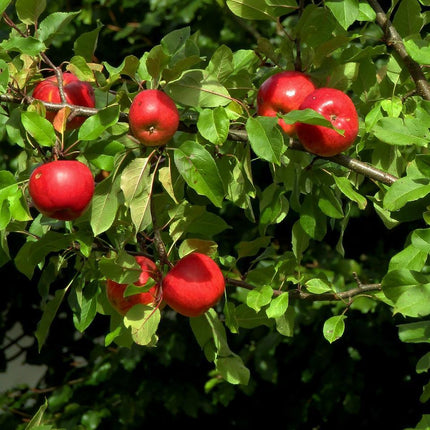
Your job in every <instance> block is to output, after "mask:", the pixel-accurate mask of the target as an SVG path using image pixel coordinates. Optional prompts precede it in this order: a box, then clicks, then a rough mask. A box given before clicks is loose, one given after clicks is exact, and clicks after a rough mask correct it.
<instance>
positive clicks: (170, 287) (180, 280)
mask: <svg viewBox="0 0 430 430" xmlns="http://www.w3.org/2000/svg"><path fill="white" fill-rule="evenodd" d="M224 290H225V280H224V276H223V274H222V272H221V269H220V268H219V267H218V265H217V264H216V263H215V261H214V260H212V258H210V257H208V256H207V255H205V254H201V253H198V252H194V253H191V254H188V255H186V256H185V257H183V258H182V259H180V260H179V261H178V262H177V263H176V264H175V266H174V267H173V268H172V269H171V270H170V271H169V272H168V273H167V275H166V276H165V277H164V279H163V282H162V294H163V300H164V302H165V303H166V304H167V305H169V306H170V307H171V308H172V309H174V310H175V311H176V312H178V313H179V314H181V315H184V316H187V317H197V316H199V315H202V314H204V313H205V312H206V311H207V310H208V309H209V308H211V307H212V306H214V305H215V304H216V303H218V301H219V300H220V299H221V297H222V295H223V294H224Z"/></svg>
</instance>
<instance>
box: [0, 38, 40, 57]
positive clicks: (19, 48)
mask: <svg viewBox="0 0 430 430" xmlns="http://www.w3.org/2000/svg"><path fill="white" fill-rule="evenodd" d="M0 48H2V49H4V50H5V51H16V52H21V53H23V54H27V55H30V56H33V57H35V56H36V55H39V54H40V53H41V52H43V51H45V50H46V46H45V44H44V43H43V42H41V41H40V40H38V39H35V38H34V37H33V36H28V37H21V36H11V38H10V39H6V40H3V42H1V43H0Z"/></svg>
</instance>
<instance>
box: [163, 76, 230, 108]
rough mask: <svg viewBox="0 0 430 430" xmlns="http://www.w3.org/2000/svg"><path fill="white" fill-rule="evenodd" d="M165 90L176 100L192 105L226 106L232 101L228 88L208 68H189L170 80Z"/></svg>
mask: <svg viewBox="0 0 430 430" xmlns="http://www.w3.org/2000/svg"><path fill="white" fill-rule="evenodd" d="M164 91H165V92H166V94H168V95H169V96H170V97H171V98H172V99H173V100H175V101H176V102H178V103H180V104H182V105H186V106H191V107H202V108H204V107H217V106H226V105H227V104H229V103H230V102H231V97H230V94H229V92H228V91H227V89H226V88H225V87H224V86H223V85H221V84H220V83H219V82H218V81H217V79H216V78H215V77H214V76H213V75H211V74H210V73H209V72H207V71H206V70H187V71H185V72H184V73H183V74H182V75H181V76H180V78H179V79H176V80H174V81H171V82H169V83H168V84H167V85H166V86H165V87H164Z"/></svg>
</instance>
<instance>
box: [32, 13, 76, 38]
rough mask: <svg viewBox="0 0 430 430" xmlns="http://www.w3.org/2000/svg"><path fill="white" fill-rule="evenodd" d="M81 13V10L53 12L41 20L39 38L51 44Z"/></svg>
mask: <svg viewBox="0 0 430 430" xmlns="http://www.w3.org/2000/svg"><path fill="white" fill-rule="evenodd" d="M79 13H80V12H79V11H78V12H54V13H51V14H50V15H48V16H47V17H46V18H45V19H44V20H43V21H41V22H40V24H39V27H38V29H37V33H36V35H37V38H38V39H39V40H41V41H42V42H44V43H45V45H46V46H49V45H50V44H51V43H52V42H53V41H54V40H55V38H56V37H57V36H58V35H60V34H61V33H62V32H63V30H64V28H65V27H67V26H68V25H69V23H70V22H71V21H72V20H73V19H74V18H75V17H76V16H78V15H79Z"/></svg>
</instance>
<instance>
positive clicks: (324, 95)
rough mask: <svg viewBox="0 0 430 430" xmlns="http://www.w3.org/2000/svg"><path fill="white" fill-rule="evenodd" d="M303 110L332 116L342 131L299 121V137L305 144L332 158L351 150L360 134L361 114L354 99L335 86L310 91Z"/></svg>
mask: <svg viewBox="0 0 430 430" xmlns="http://www.w3.org/2000/svg"><path fill="white" fill-rule="evenodd" d="M300 109H313V110H315V111H317V112H318V113H320V114H321V115H323V116H324V117H325V118H326V119H328V120H329V121H330V122H331V123H332V124H333V126H334V127H335V128H337V129H339V130H343V131H344V134H343V135H342V134H340V133H338V132H337V131H336V130H333V129H331V128H328V127H323V126H320V125H311V124H304V123H298V124H297V126H296V128H297V136H298V138H299V140H300V142H301V143H302V145H303V146H304V147H305V148H306V149H307V150H308V151H309V152H312V153H313V154H317V155H320V156H322V157H331V156H333V155H336V154H339V153H340V152H342V151H345V150H346V149H348V148H349V147H350V146H351V145H352V144H353V143H354V140H355V138H356V137H357V134H358V115H357V111H356V109H355V106H354V103H353V102H352V100H351V99H350V98H349V97H348V96H347V95H346V94H345V93H344V92H343V91H340V90H338V89H335V88H319V89H317V90H315V91H313V92H312V93H311V94H309V95H308V96H307V97H306V98H305V100H303V103H302V104H301V105H300Z"/></svg>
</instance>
